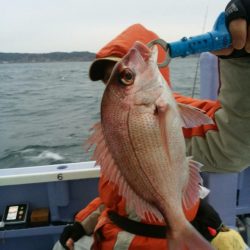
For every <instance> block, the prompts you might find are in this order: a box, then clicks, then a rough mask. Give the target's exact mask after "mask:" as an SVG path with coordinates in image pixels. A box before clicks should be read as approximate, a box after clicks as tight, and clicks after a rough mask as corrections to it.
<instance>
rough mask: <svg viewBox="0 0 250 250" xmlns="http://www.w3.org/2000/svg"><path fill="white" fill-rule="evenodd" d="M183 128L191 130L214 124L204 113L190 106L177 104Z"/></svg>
mask: <svg viewBox="0 0 250 250" xmlns="http://www.w3.org/2000/svg"><path fill="white" fill-rule="evenodd" d="M178 107H179V111H180V115H181V118H182V121H183V124H182V126H183V127H184V128H193V127H198V126H201V125H205V124H214V121H213V120H212V119H211V118H210V117H209V116H207V115H206V114H204V111H203V110H201V109H198V108H195V107H193V106H190V105H186V104H183V103H178Z"/></svg>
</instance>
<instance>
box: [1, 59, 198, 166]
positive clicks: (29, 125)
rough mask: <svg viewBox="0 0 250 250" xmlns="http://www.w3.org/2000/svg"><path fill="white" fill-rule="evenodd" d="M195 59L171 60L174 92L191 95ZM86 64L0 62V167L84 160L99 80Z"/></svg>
mask: <svg viewBox="0 0 250 250" xmlns="http://www.w3.org/2000/svg"><path fill="white" fill-rule="evenodd" d="M197 64H198V58H192V57H190V58H184V59H174V60H172V61H171V64H170V69H171V82H172V86H173V89H174V91H177V92H179V93H181V94H184V95H189V96H190V95H191V93H192V88H193V85H194V79H195V76H196V73H198V72H197V70H196V68H197ZM89 66H90V62H58V63H20V64H0V168H12V167H26V166H27V167H28V166H37V165H47V164H60V163H70V162H79V161H87V160H90V153H87V152H85V150H84V148H83V144H84V141H85V140H86V139H87V137H88V136H89V129H90V128H91V126H92V125H93V124H94V123H95V122H97V121H98V120H99V119H100V101H101V97H102V93H103V90H104V84H102V83H101V82H100V81H98V82H91V81H90V80H89V78H88V68H89ZM197 76H198V78H197V87H196V89H195V90H196V92H195V93H196V96H198V93H199V73H198V74H197Z"/></svg>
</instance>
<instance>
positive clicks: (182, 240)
mask: <svg viewBox="0 0 250 250" xmlns="http://www.w3.org/2000/svg"><path fill="white" fill-rule="evenodd" d="M249 22H250V1H249V0H233V1H230V2H229V4H228V5H227V7H226V23H227V25H228V28H229V31H230V34H231V37H232V46H231V47H230V48H228V49H224V50H221V51H216V52H215V54H217V55H219V57H220V59H219V60H220V80H221V89H220V93H219V97H218V101H208V100H199V99H193V98H189V97H185V96H181V95H180V94H177V93H172V91H171V83H170V77H169V69H168V67H165V68H160V69H158V67H157V61H158V62H159V61H160V62H161V61H162V60H163V58H164V53H165V52H164V51H163V50H162V48H160V47H157V46H153V47H152V48H151V49H150V48H148V47H147V46H146V44H148V43H149V42H150V41H152V40H154V39H158V36H157V35H156V34H155V33H154V32H152V31H149V30H147V29H146V28H145V27H143V26H142V25H140V24H135V25H133V26H130V27H129V28H127V29H126V30H125V31H123V32H122V33H121V34H119V35H118V36H117V37H115V38H114V39H113V40H112V41H111V42H109V43H108V44H107V45H105V46H104V47H103V48H102V49H101V50H100V51H99V52H98V53H97V59H96V60H95V61H94V62H93V63H92V65H91V67H90V71H89V74H90V78H91V80H93V81H97V80H102V81H103V82H104V83H105V84H106V85H107V86H106V88H105V91H104V94H103V98H102V103H101V122H100V123H98V124H96V125H95V126H94V127H93V130H94V132H93V134H92V135H91V137H90V139H89V140H88V143H89V144H90V146H91V145H93V144H95V145H96V149H95V152H94V159H95V160H96V162H97V164H99V165H100V166H101V176H100V181H99V195H100V197H98V198H96V199H95V200H93V201H92V202H91V203H90V204H89V205H88V206H87V207H86V208H84V209H83V210H81V211H80V212H79V213H78V214H77V215H76V218H75V219H76V222H75V223H74V225H72V226H69V227H66V228H65V230H64V232H63V233H62V235H61V239H60V242H61V245H62V246H63V247H64V248H65V249H73V248H74V245H75V249H78V247H79V249H85V248H84V245H82V246H81V244H84V243H83V242H81V243H80V241H81V240H79V239H80V238H82V236H84V235H92V234H94V242H93V245H92V249H105V250H109V249H130V250H132V249H146V250H147V249H148V250H149V249H170V250H186V249H190V250H196V249H197V250H200V249H203V250H206V249H214V248H215V249H227V250H230V249H234V250H241V249H245V245H244V242H243V240H242V238H241V237H240V236H239V234H237V233H236V232H235V231H234V230H226V231H227V232H226V235H228V236H227V237H228V238H227V237H226V238H227V239H228V240H224V241H223V244H224V245H223V244H222V243H220V241H219V240H217V241H215V239H216V238H217V239H218V236H219V235H220V234H221V231H223V230H224V231H225V227H224V226H223V224H222V221H221V219H220V217H219V215H218V214H217V213H216V211H214V209H213V208H212V207H211V206H210V205H209V204H207V203H205V201H204V200H203V199H201V198H203V189H202V188H201V186H200V184H201V183H202V180H201V178H200V175H199V171H200V168H201V166H202V165H204V166H203V167H202V171H203V170H204V171H211V172H235V171H241V170H243V169H244V168H246V167H248V166H249V165H250V155H249V148H250V134H249V127H250V116H249V114H250V113H249V112H250V111H249V107H250V99H249V94H250V93H249V92H250V86H249V79H250V70H249V67H250V56H249V55H250V54H249V53H250V25H249ZM236 50H237V51H236ZM238 50H242V53H239V52H238ZM235 51H236V52H235ZM201 110H202V111H203V112H201ZM183 134H184V136H185V140H184V137H183ZM186 155H188V156H190V157H186ZM190 222H191V223H190ZM198 231H199V232H198ZM83 238H85V237H83ZM225 241H226V242H227V243H228V242H232V241H233V244H231V245H230V246H226V247H224V248H223V246H225ZM75 242H76V244H74V243H75ZM210 243H211V244H210ZM233 245H234V246H233ZM235 246H237V247H235ZM213 247H214V248H213ZM54 249H59V248H54Z"/></svg>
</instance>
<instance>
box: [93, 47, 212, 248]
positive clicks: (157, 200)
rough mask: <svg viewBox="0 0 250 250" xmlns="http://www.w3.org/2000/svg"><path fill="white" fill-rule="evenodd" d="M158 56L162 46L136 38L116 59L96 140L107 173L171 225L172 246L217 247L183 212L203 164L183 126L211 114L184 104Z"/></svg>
mask: <svg viewBox="0 0 250 250" xmlns="http://www.w3.org/2000/svg"><path fill="white" fill-rule="evenodd" d="M157 54H158V51H157V47H153V48H152V49H149V48H148V47H147V46H145V45H143V44H142V43H139V42H136V43H135V44H134V46H133V47H132V48H131V49H130V51H129V52H128V53H127V55H125V56H124V57H123V58H122V59H121V61H120V62H118V63H117V64H116V66H115V68H114V70H113V72H112V74H111V77H110V79H109V81H108V84H107V86H106V89H105V91H104V94H103V98H102V103H101V123H99V124H97V125H96V126H94V128H95V132H94V133H93V134H92V136H91V137H90V139H89V143H90V144H96V149H95V153H94V158H95V159H96V160H97V164H100V165H101V173H102V174H103V175H104V176H106V178H108V179H109V180H110V181H111V182H113V183H114V184H116V185H117V186H118V188H119V194H120V195H122V196H123V197H124V198H125V199H126V203H127V204H128V205H129V206H130V207H132V208H134V210H135V211H136V213H137V215H138V216H139V217H140V218H142V219H145V218H151V220H158V221H164V222H165V223H166V224H167V228H168V230H167V236H166V237H167V240H168V249H170V250H173V249H174V250H182V249H190V250H195V249H197V250H208V249H212V247H211V245H210V244H209V243H208V242H207V241H206V240H205V239H204V238H203V237H202V236H201V235H200V234H199V233H198V232H197V231H196V230H195V229H194V227H193V226H192V225H191V224H190V223H189V222H188V221H187V219H186V217H185V215H184V212H183V207H184V208H185V209H188V208H191V207H192V206H193V205H194V203H195V202H197V200H198V199H199V188H200V187H199V183H201V178H200V175H199V170H200V167H201V164H200V163H198V162H195V161H194V160H192V158H191V157H186V148H185V141H184V136H183V132H182V127H193V126H197V125H201V124H205V123H211V120H210V119H209V118H208V117H206V116H205V115H204V114H203V113H202V112H201V111H199V110H197V109H195V108H192V107H189V106H186V105H183V104H177V103H176V101H175V99H174V97H173V95H172V91H171V90H170V88H169V87H168V85H167V84H166V82H165V81H164V79H163V77H162V75H161V73H160V71H159V69H158V66H157Z"/></svg>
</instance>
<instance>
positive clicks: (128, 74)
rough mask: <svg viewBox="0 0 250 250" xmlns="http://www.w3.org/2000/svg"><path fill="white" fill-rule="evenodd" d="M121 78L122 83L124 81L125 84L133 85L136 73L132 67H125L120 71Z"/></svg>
mask: <svg viewBox="0 0 250 250" xmlns="http://www.w3.org/2000/svg"><path fill="white" fill-rule="evenodd" d="M119 78H120V81H121V83H123V84H124V85H131V84H133V83H134V79H135V74H134V72H133V71H132V70H131V69H129V68H124V69H123V70H122V71H121V72H120V75H119Z"/></svg>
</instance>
